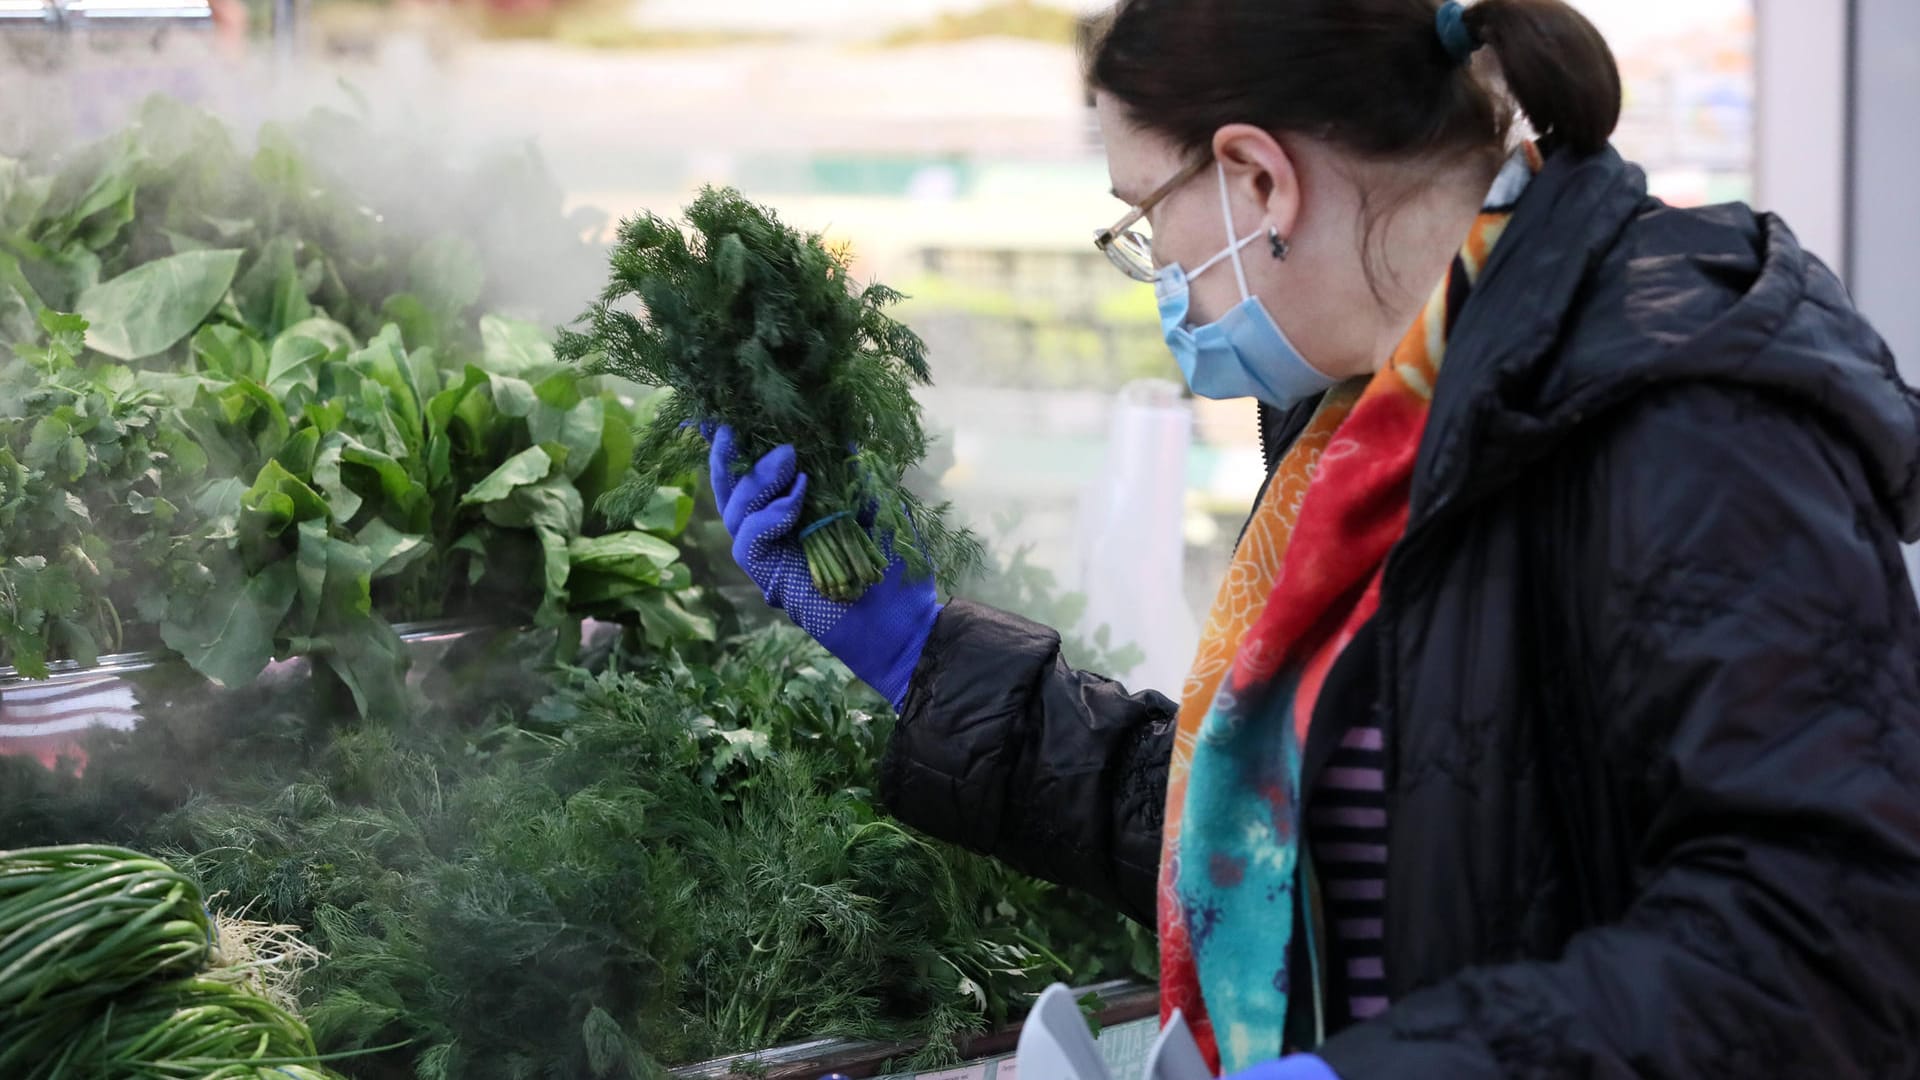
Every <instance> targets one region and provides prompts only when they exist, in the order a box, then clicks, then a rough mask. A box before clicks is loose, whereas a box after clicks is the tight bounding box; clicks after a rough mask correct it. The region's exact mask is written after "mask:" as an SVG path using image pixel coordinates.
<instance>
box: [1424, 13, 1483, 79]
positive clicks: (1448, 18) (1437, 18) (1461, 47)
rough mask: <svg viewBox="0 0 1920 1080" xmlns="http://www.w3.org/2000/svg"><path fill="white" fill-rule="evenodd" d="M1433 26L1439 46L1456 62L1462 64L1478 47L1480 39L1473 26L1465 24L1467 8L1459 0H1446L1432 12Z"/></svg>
mask: <svg viewBox="0 0 1920 1080" xmlns="http://www.w3.org/2000/svg"><path fill="white" fill-rule="evenodd" d="M1433 28H1434V30H1435V31H1437V32H1438V33H1439V35H1440V47H1441V48H1443V49H1445V50H1447V55H1448V56H1450V57H1452V58H1453V62H1454V63H1456V64H1464V63H1466V62H1467V59H1468V58H1469V57H1471V56H1472V55H1473V52H1474V50H1475V49H1478V48H1479V47H1480V44H1481V42H1480V39H1479V38H1478V37H1475V36H1474V33H1473V27H1471V26H1468V25H1467V9H1466V8H1465V7H1463V6H1461V4H1460V2H1459V0H1447V2H1446V3H1444V4H1441V5H1440V10H1439V11H1436V12H1434V13H1433Z"/></svg>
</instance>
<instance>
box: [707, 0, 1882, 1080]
mask: <svg viewBox="0 0 1920 1080" xmlns="http://www.w3.org/2000/svg"><path fill="white" fill-rule="evenodd" d="M1483 46H1484V50H1483V49H1482V47H1483ZM1089 72H1090V77H1091V83H1092V85H1093V87H1094V89H1095V92H1096V104H1097V108H1098V112H1099V116H1100V120H1101V123H1102V127H1103V131H1104V134H1105V141H1106V146H1107V152H1108V157H1109V163H1110V166H1111V172H1112V176H1113V180H1114V185H1115V191H1116V193H1117V194H1118V195H1119V196H1120V197H1121V198H1122V199H1123V200H1126V201H1128V202H1131V203H1134V204H1135V205H1136V210H1135V212H1134V213H1133V214H1130V215H1128V220H1126V221H1123V222H1122V223H1120V225H1119V226H1116V228H1115V229H1113V230H1108V231H1106V232H1103V233H1102V234H1101V237H1100V244H1101V246H1102V247H1103V248H1105V249H1106V250H1107V251H1108V253H1109V254H1110V255H1111V256H1112V257H1113V259H1114V261H1115V263H1116V265H1118V266H1120V267H1121V268H1122V269H1123V270H1125V271H1126V272H1127V273H1129V274H1131V275H1132V276H1134V277H1136V278H1139V279H1140V280H1142V281H1153V282H1154V283H1155V286H1156V289H1157V291H1158V294H1159V297H1160V303H1161V310H1162V314H1163V317H1164V322H1165V331H1166V337H1167V341H1168V343H1169V345H1170V346H1171V348H1172V350H1173V352H1174V355H1175V357H1176V359H1177V360H1178V361H1179V364H1180V366H1181V369H1182V370H1183V372H1184V373H1185V374H1186V376H1187V379H1188V380H1189V382H1190V384H1191V385H1192V387H1193V389H1194V391H1195V392H1196V393H1198V394H1202V395H1206V396H1210V397H1242V396H1245V397H1254V398H1257V399H1259V400H1260V402H1261V403H1262V417H1263V424H1262V428H1263V434H1264V435H1265V437H1266V445H1267V448H1268V450H1269V451H1270V453H1271V462H1270V465H1271V470H1272V471H1271V477H1270V479H1269V481H1268V484H1267V487H1266V489H1265V490H1264V492H1263V493H1262V495H1261V498H1260V500H1259V502H1258V504H1257V506H1256V508H1255V509H1254V512H1253V517H1252V520H1251V521H1250V523H1249V525H1248V528H1247V531H1246V533H1245V534H1244V536H1243V538H1242V540H1241V542H1240V545H1239V549H1238V551H1237V553H1236V556H1235V561H1234V564H1233V568H1232V571H1231V572H1230V574H1229V576H1228V580H1227V581H1226V582H1225V583H1224V584H1223V586H1222V589H1221V592H1220V597H1219V599H1218V601H1217V602H1216V604H1215V606H1214V608H1213V612H1212V615H1211V617H1210V619H1209V622H1208V624H1207V627H1206V630H1205V641H1204V643H1203V644H1202V646H1201V649H1200V654H1199V656H1198V658H1197V660H1196V663H1195V667H1194V669H1193V673H1192V676H1191V677H1190V678H1189V680H1188V682H1187V685H1186V686H1185V688H1184V693H1183V696H1182V700H1181V702H1180V703H1179V704H1178V705H1176V704H1175V703H1174V702H1173V701H1171V700H1169V699H1168V698H1166V697H1163V696H1161V695H1159V694H1155V693H1132V694H1130V693H1128V692H1127V691H1125V690H1124V689H1122V688H1121V687H1120V686H1118V685H1116V684H1115V683H1113V682H1111V681H1109V680H1107V679H1104V678H1102V677H1100V676H1098V675H1095V674H1092V673H1088V672H1081V671H1075V670H1072V669H1070V668H1069V667H1068V666H1066V665H1065V664H1064V663H1063V662H1062V661H1061V659H1060V657H1059V652H1058V645H1059V639H1058V637H1057V635H1056V634H1055V633H1054V632H1053V631H1051V630H1048V629H1047V628H1045V627H1042V626H1037V625H1034V624H1032V623H1030V622H1027V621H1025V620H1023V619H1020V618H1017V617H1014V616H1012V615H1009V614H1006V613H1002V612H998V611H993V610H990V609H987V608H984V607H981V606H979V605H975V604H969V603H967V602H965V601H956V602H954V603H952V604H949V605H947V606H945V607H941V606H939V605H938V603H937V602H936V600H935V597H934V594H933V591H932V587H931V585H929V584H927V583H925V582H919V583H915V582H911V581H908V580H907V579H906V578H905V577H904V575H903V574H902V573H901V572H900V571H899V569H898V568H896V570H895V573H894V575H893V576H892V577H891V578H889V580H888V581H887V582H886V583H884V584H883V585H881V586H879V587H876V588H875V589H874V590H873V591H872V592H871V593H869V594H868V595H867V596H866V597H864V598H863V599H862V600H861V601H860V602H858V603H856V604H853V605H851V606H844V605H835V604H829V603H826V602H824V601H822V600H820V599H819V598H818V597H817V596H815V595H813V594H812V593H811V591H810V589H809V587H808V585H807V580H806V574H805V572H804V569H803V568H802V563H801V561H800V559H799V555H798V551H797V546H796V544H795V541H794V537H793V523H794V521H795V519H796V517H797V514H798V506H799V500H800V499H801V498H802V497H803V496H804V484H805V480H804V477H796V474H795V468H794V461H793V456H792V454H791V453H790V452H778V451H777V452H775V453H774V454H772V455H769V456H768V458H767V459H765V460H763V461H761V462H759V463H758V464H757V465H756V466H755V467H754V468H753V469H752V470H751V471H750V472H749V473H748V474H747V475H745V476H743V477H739V478H737V479H736V478H735V477H734V476H733V475H732V473H731V471H730V470H729V469H728V468H727V467H726V463H727V462H728V461H729V460H730V455H731V446H730V440H728V439H727V438H726V437H724V435H723V436H722V437H720V438H717V439H716V444H715V447H714V450H715V461H716V468H715V470H714V476H715V486H716V496H717V497H718V499H719V502H720V505H721V506H722V507H723V508H724V514H725V520H726V523H727V525H728V527H729V529H731V530H732V531H733V533H734V535H735V536H736V548H735V552H736V556H737V557H738V558H739V560H740V562H741V563H742V565H743V566H744V567H745V568H746V569H747V570H748V572H749V573H750V574H752V575H753V576H754V577H755V578H756V579H757V580H758V581H759V582H760V583H761V585H762V586H763V588H764V589H765V590H766V592H767V597H768V600H769V602H771V603H774V604H776V605H779V606H781V607H783V608H784V609H785V610H787V611H788V612H789V613H790V614H791V615H792V616H793V617H794V618H795V619H796V621H798V622H799V623H800V624H801V625H803V626H805V627H807V628H808V629H809V630H810V631H811V632H813V633H814V634H815V636H816V637H818V638H820V640H821V641H822V642H823V643H824V644H826V645H827V647H828V648H830V649H832V650H833V651H834V652H835V653H836V654H837V655H839V656H841V657H842V658H843V659H844V660H845V661H846V662H847V664H848V665H849V666H850V667H851V668H852V669H853V671H854V672H855V673H856V674H858V675H860V676H861V677H862V678H864V679H866V680H867V681H868V682H870V683H871V684H872V685H874V686H875V687H876V688H878V689H879V690H880V691H881V692H882V693H884V694H886V695H887V696H888V697H889V698H890V699H891V700H892V701H893V702H894V703H895V705H896V707H897V708H899V709H900V713H901V715H900V721H899V725H898V728H897V731H896V733H895V735H894V742H893V746H892V748H891V753H890V756H889V758H888V760H887V762H886V765H885V770H884V776H883V794H884V797H885V799H886V800H887V803H888V805H889V806H890V807H891V809H892V810H893V812H894V813H896V814H898V815H899V816H900V817H901V818H902V819H904V820H906V821H908V822H910V823H912V824H914V825H916V826H918V827H920V828H922V829H925V830H927V831H928V832H930V833H933V834H935V835H937V836H941V837H945V838H948V839H951V840H953V841H955V842H957V843H961V844H964V845H967V846H968V847H971V848H974V849H976V850H979V851H983V852H988V853H991V854H993V855H996V856H998V857H1000V858H1002V859H1004V860H1005V861H1007V862H1008V863H1010V864H1011V865H1013V866H1015V867H1018V868H1019V869H1021V870H1025V871H1028V872H1031V873H1034V874H1038V875H1040V876H1042V877H1045V878H1049V879H1052V880H1054V881H1058V882H1062V883H1065V884H1068V885H1072V886H1076V887H1079V888H1082V889H1085V890H1088V891H1090V892H1092V893H1095V894H1098V895H1099V896H1102V897H1105V898H1107V899H1108V900H1110V901H1112V902H1113V903H1114V904H1116V905H1118V906H1119V907H1121V908H1122V909H1123V910H1125V911H1126V912H1128V913H1129V914H1131V915H1132V916H1133V917H1135V918H1137V919H1140V920H1143V921H1145V920H1148V919H1152V918H1155V917H1156V916H1157V918H1158V924H1159V929H1160V935H1161V947H1162V968H1163V995H1164V1001H1163V1012H1165V1011H1170V1010H1171V1009H1173V1008H1175V1007H1177V1008H1180V1009H1181V1010H1183V1011H1184V1013H1185V1014H1186V1016H1187V1017H1188V1018H1189V1020H1190V1021H1193V1022H1195V1026H1196V1029H1197V1032H1198V1034H1199V1037H1200V1039H1201V1041H1202V1043H1203V1044H1204V1046H1205V1049H1206V1051H1207V1052H1208V1054H1209V1055H1211V1056H1213V1058H1214V1060H1215V1061H1216V1063H1217V1064H1218V1065H1219V1066H1220V1067H1222V1068H1224V1069H1225V1070H1226V1071H1228V1072H1235V1071H1239V1070H1252V1072H1250V1073H1249V1074H1248V1075H1258V1076H1261V1077H1267V1078H1279V1077H1288V1078H1293V1077H1302V1078H1304V1077H1316V1078H1325V1077H1327V1076H1330V1075H1331V1076H1338V1077H1341V1078H1344V1080H1367V1078H1373V1077H1407V1076H1418V1077H1492V1076H1505V1075H1518V1076H1541V1077H1545V1076H1659V1077H1756V1076H1782V1077H1822V1078H1829V1077H1855V1076H1859V1077H1869V1076H1870V1077H1892V1076H1915V1075H1920V935H1915V934H1914V933H1912V928H1913V927H1914V926H1916V925H1920V723H1917V722H1916V721H1917V720H1920V717H1917V715H1916V714H1917V713H1920V708H1917V707H1916V704H1915V702H1916V693H1917V692H1920V678H1917V677H1916V657H1920V612H1916V608H1915V604H1914V597H1913V592H1912V590H1911V588H1910V587H1909V584H1908V582H1907V579H1906V576H1905V572H1904V570H1903V565H1902V561H1901V556H1900V550H1899V543H1900V540H1901V538H1902V537H1907V538H1912V537H1914V536H1915V535H1916V534H1920V400H1917V399H1916V395H1915V394H1914V392H1913V391H1911V390H1910V389H1909V388H1907V387H1906V386H1904V385H1903V384H1902V383H1901V382H1900V381H1899V379H1898V377H1897V376H1896V375H1895V369H1894V364H1893V360H1892V358H1891V357H1890V356H1889V354H1888V352H1887V350H1886V348H1885V346H1884V345H1883V344H1882V343H1881V342H1880V341H1879V339H1878V338H1877V337H1876V336H1875V335H1874V333H1873V331H1872V330H1871V329H1870V328H1869V327H1868V326H1867V325H1866V324H1865V322H1863V321H1862V320H1861V318H1860V317H1859V316H1858V315H1857V314H1855V313H1854V311H1853V309H1852V307H1851V305H1850V304H1849V301H1848V299H1847V296H1846V294H1845V293H1844V291H1843V290H1842V289H1841V287H1840V285H1839V283H1838V282H1837V281H1836V280H1835V279H1834V277H1833V275H1832V274H1831V273H1829V272H1828V271H1827V269H1826V268H1825V267H1823V266H1822V265H1821V264H1820V263H1819V262H1818V261H1817V260H1816V259H1814V258H1813V257H1812V256H1811V255H1809V254H1807V253H1806V252H1805V251H1803V250H1802V249H1801V248H1800V247H1799V245H1798V244H1797V243H1796V242H1795V241H1794V238H1793V235H1792V233H1791V232H1789V231H1788V229H1787V228H1786V226H1785V225H1783V224H1782V223H1781V222H1780V221H1779V220H1777V219H1775V218H1773V217H1771V216H1767V215H1761V214H1757V213H1755V212H1754V211H1752V210H1750V209H1748V208H1746V207H1744V206H1722V207H1715V208H1710V209H1704V210H1676V209H1672V208H1668V207H1666V206H1663V205H1662V204H1660V203H1659V202H1658V201H1656V200H1654V199H1651V198H1649V197H1648V196H1647V194H1646V190H1645V183H1644V179H1643V178H1642V176H1641V174H1640V172H1639V171H1638V170H1637V169H1635V168H1633V167H1632V166H1630V165H1628V164H1627V163H1625V162H1624V161H1622V160H1621V159H1620V158H1619V157H1618V156H1617V155H1616V154H1615V153H1614V151H1613V150H1611V149H1610V148H1609V147H1608V139H1609V136H1610V135H1611V133H1612V130H1613V127H1614V124H1615V121H1616V120H1617V117H1618V112H1619V101H1620V82H1619V76H1618V73H1617V71H1616V68H1615V65H1614V61H1613V58H1612V55H1611V54H1610V52H1609V51H1608V49H1607V47H1606V44H1605V43H1604V41H1603V40H1602V39H1601V38H1600V36H1599V35H1598V34H1597V33H1596V31H1595V30H1594V29H1593V27H1592V26H1591V25H1590V24H1589V23H1588V22H1587V21H1586V20H1585V19H1584V18H1582V17H1581V16H1580V15H1579V14H1577V13H1576V12H1575V11H1574V10H1572V9H1571V8H1569V7H1568V6H1566V5H1565V4H1564V3H1561V2H1560V0H1481V2H1479V3H1476V4H1473V5H1471V6H1468V7H1465V8H1464V9H1463V8H1462V7H1461V6H1460V5H1458V4H1453V3H1448V4H1444V5H1436V4H1435V3H1433V2H1432V0H1127V2H1123V3H1122V4H1121V5H1120V6H1119V8H1118V9H1117V10H1116V12H1115V13H1114V15H1113V17H1112V19H1111V22H1110V24H1109V25H1108V28H1107V29H1106V32H1105V33H1104V35H1103V36H1102V37H1101V38H1100V40H1099V41H1098V43H1097V44H1096V45H1095V46H1094V49H1093V52H1092V55H1091V62H1090V65H1089ZM1510 103H1511V104H1510ZM1513 104H1517V106H1518V109H1519V111H1520V112H1521V113H1522V114H1524V116H1525V118H1526V120H1527V121H1528V122H1529V124H1530V126H1531V128H1532V129H1533V130H1534V131H1535V132H1537V133H1538V134H1539V138H1538V140H1537V142H1532V143H1527V142H1521V141H1518V140H1516V139H1514V138H1513V137H1512V133H1511V132H1510V123H1509V117H1510V116H1511V114H1512V105H1513ZM1136 218H1144V219H1145V220H1146V221H1148V222H1150V223H1151V229H1152V239H1151V241H1147V240H1145V239H1144V238H1143V237H1142V236H1141V235H1140V234H1139V233H1138V232H1136V231H1128V226H1130V225H1132V224H1133V223H1134V219H1136ZM1305 1051H1310V1052H1311V1053H1303V1052H1305ZM1289 1053H1291V1054H1292V1055H1293V1056H1290V1057H1285V1056H1283V1055H1286V1054H1289ZM1275 1059H1278V1060H1275Z"/></svg>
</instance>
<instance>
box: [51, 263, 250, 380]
mask: <svg viewBox="0 0 1920 1080" xmlns="http://www.w3.org/2000/svg"><path fill="white" fill-rule="evenodd" d="M240 255H241V253H240V252H239V251H238V250H232V249H227V250H219V251H188V252H182V253H180V254H178V255H170V256H167V257H166V258H164V259H156V260H154V261H153V262H150V263H145V264H143V265H140V266H137V267H134V268H133V269H132V270H129V271H127V272H126V273H124V274H121V275H120V276H119V277H117V278H114V279H113V280H111V281H106V282H102V283H101V284H99V285H96V286H94V287H93V288H91V289H88V290H86V291H85V292H83V293H81V294H80V297H79V299H78V301H76V303H75V305H74V306H75V308H76V310H78V311H79V313H80V314H81V315H83V316H85V317H86V319H87V323H88V327H87V345H88V347H90V348H92V349H94V350H96V351H98V352H102V353H105V354H106V355H108V356H111V357H113V358H115V359H117V360H137V359H140V358H141V357H145V356H152V355H153V354H155V353H158V352H162V351H164V350H165V349H167V348H169V347H171V346H172V345H173V344H174V343H176V342H178V341H180V340H181V339H183V338H185V337H186V336H187V335H188V334H191V333H193V330H194V328H195V327H196V326H199V325H200V320H202V319H204V318H206V317H207V313H208V312H210V311H212V310H213V308H214V305H215V304H218V303H219V302H220V298H221V297H222V296H224V295H226V292H227V287H228V286H229V285H231V284H232V283H233V275H234V271H235V270H237V269H238V268H239V266H240Z"/></svg>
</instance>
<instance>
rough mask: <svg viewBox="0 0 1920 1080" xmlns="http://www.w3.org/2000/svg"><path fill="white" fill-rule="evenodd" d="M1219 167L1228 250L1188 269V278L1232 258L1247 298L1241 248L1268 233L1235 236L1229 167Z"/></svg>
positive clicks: (1241, 297)
mask: <svg viewBox="0 0 1920 1080" xmlns="http://www.w3.org/2000/svg"><path fill="white" fill-rule="evenodd" d="M1218 168H1219V171H1220V210H1221V213H1222V214H1224V215H1225V217H1226V220H1227V250H1225V251H1222V252H1220V253H1219V254H1218V255H1215V256H1214V257H1213V258H1211V259H1208V260H1207V261H1206V262H1203V263H1201V264H1200V265H1199V266H1196V267H1194V268H1193V269H1192V270H1190V271H1187V280H1188V281H1189V282H1191V281H1193V279H1195V278H1197V277H1199V276H1200V275H1201V274H1204V273H1206V272H1207V271H1209V270H1211V269H1213V268H1214V267H1216V266H1218V265H1220V260H1222V259H1227V258H1231V259H1232V260H1233V273H1234V276H1235V277H1237V278H1239V279H1240V299H1241V300H1245V299H1246V298H1247V297H1248V296H1251V295H1252V293H1251V291H1250V290H1248V288H1247V271H1246V268H1245V267H1244V266H1242V265H1241V263H1240V249H1241V248H1243V247H1246V246H1247V245H1248V244H1251V243H1253V242H1254V241H1255V240H1258V239H1260V238H1261V237H1263V236H1265V235H1267V234H1266V233H1264V232H1261V231H1260V230H1258V229H1255V230H1254V231H1253V232H1250V233H1248V234H1247V235H1246V236H1244V237H1242V238H1241V239H1239V240H1235V239H1234V238H1233V203H1232V202H1230V201H1229V200H1228V199H1227V168H1226V166H1224V165H1221V166H1218Z"/></svg>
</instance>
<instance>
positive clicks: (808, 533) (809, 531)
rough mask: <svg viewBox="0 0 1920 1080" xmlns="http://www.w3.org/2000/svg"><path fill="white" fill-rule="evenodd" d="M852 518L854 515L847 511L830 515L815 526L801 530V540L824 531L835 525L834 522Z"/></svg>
mask: <svg viewBox="0 0 1920 1080" xmlns="http://www.w3.org/2000/svg"><path fill="white" fill-rule="evenodd" d="M852 516H853V514H851V513H849V512H848V511H845V510H842V511H840V512H839V513H837V514H828V515H827V516H826V517H823V518H821V519H820V520H819V521H816V522H814V523H813V524H811V525H809V526H807V527H806V528H804V529H801V530H800V539H802V540H805V539H806V538H807V537H809V536H812V535H813V534H814V533H817V532H819V531H820V530H821V529H824V528H826V527H827V526H829V525H831V524H833V523H834V522H836V521H839V520H840V519H841V518H844V517H852Z"/></svg>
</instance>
